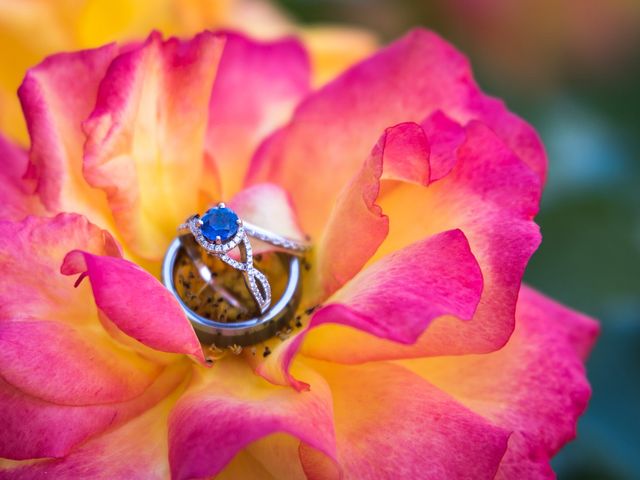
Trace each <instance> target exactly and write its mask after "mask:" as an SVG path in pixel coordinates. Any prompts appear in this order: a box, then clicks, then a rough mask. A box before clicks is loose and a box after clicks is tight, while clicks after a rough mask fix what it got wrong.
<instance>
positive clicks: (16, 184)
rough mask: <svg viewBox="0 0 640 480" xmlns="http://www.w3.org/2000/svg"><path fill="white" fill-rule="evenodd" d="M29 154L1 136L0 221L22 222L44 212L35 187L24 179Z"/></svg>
mask: <svg viewBox="0 0 640 480" xmlns="http://www.w3.org/2000/svg"><path fill="white" fill-rule="evenodd" d="M28 161H29V158H28V156H27V152H25V151H24V150H23V149H22V148H20V147H18V146H16V145H13V144H12V143H11V142H9V141H8V140H7V139H6V138H4V137H3V136H2V135H0V219H3V220H20V219H22V218H24V217H25V216H26V215H29V214H38V213H41V212H42V211H43V208H42V205H41V204H40V200H39V199H38V197H37V196H35V195H34V193H33V190H34V188H33V187H34V185H33V183H32V182H29V181H28V180H25V179H24V174H25V172H26V171H27V164H28Z"/></svg>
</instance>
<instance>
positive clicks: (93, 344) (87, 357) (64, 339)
mask: <svg viewBox="0 0 640 480" xmlns="http://www.w3.org/2000/svg"><path fill="white" fill-rule="evenodd" d="M159 373H160V368H159V366H157V365H154V364H153V363H150V362H148V361H146V360H144V359H142V358H140V357H139V356H138V355H136V354H135V353H133V352H131V351H128V350H127V349H125V348H123V347H120V346H119V345H117V344H116V343H115V342H114V341H113V340H111V339H110V338H109V337H108V336H106V335H104V332H99V331H98V332H96V331H94V330H92V329H77V328H74V327H73V326H71V325H68V324H65V323H62V322H57V321H49V320H45V319H37V320H22V321H18V322H11V321H3V322H0V376H1V377H2V378H3V379H4V380H5V381H6V382H7V383H8V384H10V385H11V386H13V387H15V388H17V389H19V390H20V391H22V393H24V394H25V395H29V396H32V397H37V398H39V399H40V400H43V401H46V402H53V403H58V404H64V405H95V404H100V403H111V402H123V401H126V400H130V399H132V398H134V397H137V396H138V395H141V394H142V393H143V392H144V391H145V390H146V389H147V387H149V385H150V384H151V383H153V381H154V380H155V379H156V377H157V376H158V374H159Z"/></svg>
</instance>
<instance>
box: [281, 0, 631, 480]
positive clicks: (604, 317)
mask: <svg viewBox="0 0 640 480" xmlns="http://www.w3.org/2000/svg"><path fill="white" fill-rule="evenodd" d="M280 4H281V5H282V6H283V7H284V8H285V9H287V10H288V11H289V12H290V13H291V14H292V15H293V16H294V17H295V18H297V19H298V20H299V21H301V22H303V23H313V24H317V23H331V24H335V23H345V24H351V25H354V24H355V25H361V26H363V27H365V28H367V29H370V30H371V31H373V32H374V33H376V34H378V35H379V36H380V38H381V40H382V41H383V42H384V41H388V40H391V39H393V38H395V37H398V36H400V35H402V34H403V33H404V32H405V31H406V30H407V29H408V28H411V27H412V26H416V25H422V26H426V27H428V28H431V29H433V30H435V31H437V32H439V33H440V34H442V35H443V36H444V37H446V38H447V39H448V40H449V41H451V42H453V43H454V44H455V45H456V46H457V47H458V48H460V49H461V50H462V51H464V52H465V53H466V54H467V55H468V56H469V57H470V59H471V62H472V64H473V66H474V70H475V72H476V76H477V78H478V80H479V82H480V84H481V85H482V86H483V88H484V89H485V90H486V91H488V92H490V93H492V94H493V95H495V96H498V97H502V98H504V99H506V101H507V103H508V105H509V106H510V108H511V109H512V110H514V111H515V112H517V113H518V114H520V115H521V116H522V117H524V118H526V119H527V120H528V121H530V122H531V123H532V124H533V125H534V126H535V127H536V128H537V130H538V132H540V134H541V135H542V138H543V140H544V142H545V145H546V147H547V151H548V154H549V177H548V181H547V186H546V190H545V195H544V197H543V202H542V209H541V212H540V215H539V216H538V218H537V220H538V223H539V224H540V226H541V228H542V233H543V236H544V240H543V243H542V246H541V247H540V249H539V251H538V252H537V253H536V254H535V256H534V257H533V259H532V261H531V263H530V266H529V269H528V271H527V274H526V277H525V279H526V281H527V282H529V283H530V284H531V285H533V286H535V287H537V288H538V289H540V290H541V291H543V292H545V293H547V294H549V295H551V296H552V297H554V298H556V299H558V300H560V301H561V302H563V303H565V304H567V305H570V306H571V307H573V308H575V309H577V310H581V311H583V312H586V313H588V314H590V315H592V316H594V317H596V318H598V319H600V321H601V323H602V334H601V337H600V339H599V341H598V343H597V345H596V347H595V350H594V351H593V354H592V356H591V358H590V359H589V362H588V365H587V368H588V375H589V378H590V380H591V383H592V386H593V390H594V393H593V397H592V400H591V403H590V406H589V409H588V411H587V412H586V414H585V415H584V416H583V417H582V419H581V420H580V422H579V425H578V438H577V439H576V440H575V441H574V442H572V443H571V444H569V445H568V446H566V447H565V448H564V449H563V450H562V451H561V452H560V453H559V454H558V456H557V457H556V458H555V460H554V462H553V466H554V469H555V470H556V472H557V474H558V477H559V478H561V479H640V412H639V411H638V408H637V405H638V399H639V398H640V154H639V152H640V1H639V0H439V1H434V0H432V1H430V2H427V1H422V2H420V1H412V0H395V1H393V0H368V1H364V0H346V1H345V0H342V1H338V0H280Z"/></svg>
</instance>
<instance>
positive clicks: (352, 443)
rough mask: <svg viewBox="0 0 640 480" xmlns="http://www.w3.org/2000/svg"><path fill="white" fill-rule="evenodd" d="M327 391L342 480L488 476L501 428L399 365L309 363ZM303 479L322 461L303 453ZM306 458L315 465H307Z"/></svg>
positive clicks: (497, 455)
mask: <svg viewBox="0 0 640 480" xmlns="http://www.w3.org/2000/svg"><path fill="white" fill-rule="evenodd" d="M314 367H316V368H317V369H318V371H319V372H320V373H321V374H322V376H323V377H324V378H325V379H326V381H327V383H328V384H329V387H330V388H331V392H332V397H333V406H334V417H335V425H336V441H337V448H338V461H339V464H340V466H341V467H342V469H343V471H344V478H376V479H397V478H421V479H443V478H473V479H492V478H493V476H494V475H495V472H496V470H497V468H498V465H499V464H500V460H501V458H502V456H503V454H504V452H505V450H506V447H507V440H508V438H509V431H508V430H506V429H503V428H501V427H497V426H494V425H492V424H491V423H490V422H488V421H487V420H485V419H484V418H482V417H481V416H480V415H478V414H476V413H474V412H472V411H471V410H469V409H468V408H466V407H464V406H463V405H461V404H460V403H459V402H457V401H456V400H455V399H454V398H452V397H450V396H449V395H446V394H445V393H443V392H441V391H440V390H438V389H437V388H435V387H433V386H432V385H431V384H429V383H428V382H426V381H424V380H423V379H421V378H420V377H419V376H417V375H414V374H412V373H410V372H407V371H406V370H404V369H403V368H402V367H398V366H395V365H391V364H386V363H374V364H369V365H361V366H357V367H345V366H336V365H331V364H328V363H318V365H314ZM301 458H302V460H303V463H304V464H306V465H305V467H306V468H305V472H306V473H307V475H308V477H309V478H326V477H324V475H323V472H322V471H320V472H317V469H318V468H319V467H324V466H326V462H321V461H318V459H317V455H315V454H311V455H310V454H309V452H305V451H304V447H303V450H302V452H301ZM309 460H315V461H314V463H313V464H309Z"/></svg>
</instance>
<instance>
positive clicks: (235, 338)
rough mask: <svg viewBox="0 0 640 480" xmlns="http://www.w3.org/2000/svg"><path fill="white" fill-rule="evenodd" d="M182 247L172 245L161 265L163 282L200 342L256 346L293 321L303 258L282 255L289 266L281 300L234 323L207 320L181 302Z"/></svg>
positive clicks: (298, 294)
mask: <svg viewBox="0 0 640 480" xmlns="http://www.w3.org/2000/svg"><path fill="white" fill-rule="evenodd" d="M181 248H182V244H181V243H180V238H176V239H174V240H173V242H171V245H169V248H168V249H167V252H166V254H165V257H164V260H163V262H162V283H164V285H165V287H166V288H167V290H169V292H171V294H172V295H173V296H174V297H175V298H176V299H177V300H178V303H179V304H180V307H181V308H182V310H183V311H184V313H185V315H186V316H187V318H188V319H189V321H190V322H191V325H192V326H193V328H194V329H195V331H196V334H197V335H198V338H199V339H200V341H201V342H203V343H207V344H214V345H216V346H217V347H229V346H232V345H239V346H241V347H243V346H248V345H254V344H256V343H260V342H262V341H264V340H267V339H269V338H271V337H273V336H274V335H275V334H276V333H277V332H278V331H279V330H281V329H282V328H283V327H284V326H285V325H286V324H287V322H288V321H289V320H290V319H291V318H292V316H293V314H294V312H295V311H296V308H297V307H298V303H299V301H300V259H299V258H298V257H296V256H294V255H287V254H282V253H279V254H278V255H279V257H280V258H281V260H282V261H283V262H284V263H285V264H286V265H287V266H288V279H287V285H286V287H285V289H284V292H283V294H282V296H281V297H280V299H279V300H278V301H277V302H276V303H275V304H274V305H273V306H272V307H271V308H270V309H269V310H268V311H267V312H265V313H263V314H262V315H260V316H257V317H254V318H251V319H249V320H244V321H241V322H234V323H223V322H217V321H215V320H211V319H208V318H206V317H203V316H202V315H199V314H197V313H196V312H194V311H193V310H191V309H190V308H189V307H188V306H187V305H186V304H185V303H184V301H183V300H182V298H181V297H180V295H178V291H177V290H176V287H175V284H174V272H175V265H176V260H177V258H178V254H179V252H180V249H181Z"/></svg>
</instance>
